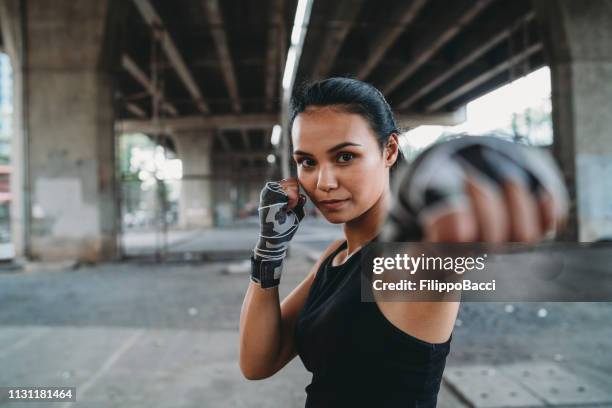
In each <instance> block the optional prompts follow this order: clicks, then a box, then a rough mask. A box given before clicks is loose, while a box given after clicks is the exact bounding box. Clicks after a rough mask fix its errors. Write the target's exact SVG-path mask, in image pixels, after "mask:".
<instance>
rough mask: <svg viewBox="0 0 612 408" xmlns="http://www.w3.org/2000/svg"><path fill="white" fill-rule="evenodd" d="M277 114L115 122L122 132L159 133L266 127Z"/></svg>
mask: <svg viewBox="0 0 612 408" xmlns="http://www.w3.org/2000/svg"><path fill="white" fill-rule="evenodd" d="M278 120H279V118H278V115H277V114H244V113H243V114H239V115H237V114H229V115H208V116H200V115H197V116H178V117H175V118H161V119H160V120H159V126H156V125H155V124H154V123H153V122H152V121H151V120H143V119H125V120H120V121H117V122H116V126H117V130H119V131H123V132H132V133H135V132H142V133H159V132H162V133H164V132H172V131H182V130H198V129H214V128H217V129H266V130H269V129H270V128H272V126H274V125H275V124H277V123H278Z"/></svg>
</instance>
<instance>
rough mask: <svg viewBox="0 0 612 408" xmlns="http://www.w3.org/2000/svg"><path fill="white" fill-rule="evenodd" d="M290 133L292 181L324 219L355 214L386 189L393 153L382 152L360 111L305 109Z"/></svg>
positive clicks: (335, 220)
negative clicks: (294, 176) (295, 179)
mask: <svg viewBox="0 0 612 408" xmlns="http://www.w3.org/2000/svg"><path fill="white" fill-rule="evenodd" d="M291 134H292V141H293V158H294V160H295V162H296V163H297V174H298V180H299V182H300V184H301V185H302V188H303V189H304V190H305V192H306V194H307V195H308V197H309V198H310V199H311V200H312V202H313V203H314V204H315V205H316V207H317V208H318V209H319V210H320V211H321V213H322V214H323V215H324V216H325V218H326V219H327V220H328V221H329V222H332V223H334V224H337V223H344V222H347V221H350V220H352V219H355V218H357V217H359V216H360V215H362V214H363V213H364V212H366V211H367V210H369V209H370V208H372V206H374V204H376V202H377V201H378V200H379V199H380V198H381V195H382V194H383V193H384V192H385V190H386V189H387V188H389V167H390V166H391V165H392V164H393V162H394V161H395V156H393V157H392V158H391V159H389V158H387V156H388V155H387V154H383V152H382V151H381V148H380V145H379V142H378V141H377V140H376V136H375V134H374V132H373V131H372V129H371V128H370V126H369V125H368V123H367V121H366V120H365V119H364V118H363V117H362V116H361V115H358V114H355V113H347V112H343V111H341V110H339V109H337V108H333V107H322V108H309V109H307V110H306V111H305V112H302V113H300V114H299V115H298V116H297V117H296V118H295V121H294V122H293V127H292V131H291Z"/></svg>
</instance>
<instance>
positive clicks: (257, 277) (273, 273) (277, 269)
mask: <svg viewBox="0 0 612 408" xmlns="http://www.w3.org/2000/svg"><path fill="white" fill-rule="evenodd" d="M282 270H283V260H282V259H279V260H260V259H256V258H255V257H254V256H253V255H251V280H252V281H253V282H255V283H258V284H259V285H260V286H261V287H262V288H263V289H266V288H273V287H276V286H278V285H279V284H280V277H281V272H282Z"/></svg>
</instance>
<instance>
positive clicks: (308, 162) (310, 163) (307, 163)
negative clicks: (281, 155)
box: [297, 158, 316, 167]
mask: <svg viewBox="0 0 612 408" xmlns="http://www.w3.org/2000/svg"><path fill="white" fill-rule="evenodd" d="M297 164H298V165H300V166H302V167H313V166H314V165H315V164H316V163H315V162H314V160H312V159H308V158H303V159H298V160H297Z"/></svg>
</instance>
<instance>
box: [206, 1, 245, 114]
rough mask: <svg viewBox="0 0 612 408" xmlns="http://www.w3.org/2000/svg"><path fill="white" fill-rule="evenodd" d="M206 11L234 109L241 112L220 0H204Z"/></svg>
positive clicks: (236, 81)
mask: <svg viewBox="0 0 612 408" xmlns="http://www.w3.org/2000/svg"><path fill="white" fill-rule="evenodd" d="M202 3H203V6H204V11H205V13H206V18H207V20H208V24H209V25H210V33H211V35H212V37H213V40H214V43H215V48H216V49H217V56H218V57H219V61H220V62H221V73H222V74H223V80H224V81H225V86H226V87H227V90H228V92H229V95H230V100H231V102H232V110H233V111H234V112H235V113H239V112H240V111H241V110H242V107H241V106H240V95H239V92H238V80H237V79H236V70H235V68H234V63H233V62H232V56H231V54H230V47H229V45H228V42H227V36H226V34H225V29H224V25H223V15H222V14H221V8H220V6H219V1H218V0H203V1H202Z"/></svg>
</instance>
